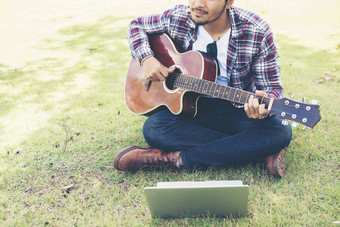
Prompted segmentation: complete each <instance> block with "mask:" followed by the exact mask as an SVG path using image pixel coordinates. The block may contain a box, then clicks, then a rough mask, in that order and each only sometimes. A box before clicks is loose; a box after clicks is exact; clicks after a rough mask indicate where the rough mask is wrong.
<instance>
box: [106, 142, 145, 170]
mask: <svg viewBox="0 0 340 227" xmlns="http://www.w3.org/2000/svg"><path fill="white" fill-rule="evenodd" d="M134 149H143V148H142V147H139V146H129V147H126V148H124V149H123V150H121V151H119V152H118V153H117V154H116V157H115V158H114V161H113V167H114V168H115V169H117V170H119V171H123V170H121V169H119V168H118V163H119V160H120V159H121V157H122V156H123V155H125V154H126V153H128V152H130V151H132V150H134Z"/></svg>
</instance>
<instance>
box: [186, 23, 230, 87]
mask: <svg viewBox="0 0 340 227" xmlns="http://www.w3.org/2000/svg"><path fill="white" fill-rule="evenodd" d="M230 31H231V30H230V29H229V30H228V31H227V32H226V33H225V34H224V35H223V36H222V37H221V38H220V39H219V40H218V41H216V45H217V60H218V64H219V67H220V75H218V76H217V80H216V82H217V83H219V84H224V85H228V80H227V57H228V45H229V37H230ZM213 42H214V39H213V38H212V37H211V36H210V34H209V33H208V32H207V31H206V30H205V29H204V28H203V26H198V31H197V40H196V41H195V42H194V43H193V46H192V49H193V50H198V51H203V52H207V45H208V44H210V43H213Z"/></svg>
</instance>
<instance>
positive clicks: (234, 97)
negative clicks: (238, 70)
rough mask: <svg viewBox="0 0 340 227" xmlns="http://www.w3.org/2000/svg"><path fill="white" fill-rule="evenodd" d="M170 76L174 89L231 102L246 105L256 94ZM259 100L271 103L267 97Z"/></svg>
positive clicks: (209, 82) (204, 81)
mask: <svg viewBox="0 0 340 227" xmlns="http://www.w3.org/2000/svg"><path fill="white" fill-rule="evenodd" d="M170 76H171V77H173V78H174V79H172V78H170V79H171V80H173V86H174V87H180V88H183V89H186V90H190V91H193V92H196V93H199V94H204V95H208V96H212V97H216V98H220V99H224V100H227V101H231V102H236V103H240V104H245V103H247V102H248V100H249V98H250V96H251V95H254V96H255V94H254V93H251V92H248V91H243V90H241V89H237V88H233V87H229V86H225V85H221V84H218V83H215V82H211V81H207V80H202V79H198V78H195V77H191V76H185V75H176V74H172V75H170ZM255 97H256V96H255ZM257 98H258V99H259V102H260V103H264V104H266V106H268V105H269V102H270V99H269V98H266V97H257Z"/></svg>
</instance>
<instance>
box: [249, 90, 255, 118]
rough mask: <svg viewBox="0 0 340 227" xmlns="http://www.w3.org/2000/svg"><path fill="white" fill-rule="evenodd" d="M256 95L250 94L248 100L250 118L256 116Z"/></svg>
mask: <svg viewBox="0 0 340 227" xmlns="http://www.w3.org/2000/svg"><path fill="white" fill-rule="evenodd" d="M253 100H254V96H253V95H252V96H250V97H249V100H248V106H249V115H250V118H254V114H255V110H254V101H253Z"/></svg>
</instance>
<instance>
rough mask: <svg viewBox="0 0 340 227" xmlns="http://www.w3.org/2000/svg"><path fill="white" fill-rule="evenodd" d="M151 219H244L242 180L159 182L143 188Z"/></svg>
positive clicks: (246, 190)
mask: <svg viewBox="0 0 340 227" xmlns="http://www.w3.org/2000/svg"><path fill="white" fill-rule="evenodd" d="M144 192H145V195H146V199H147V202H148V206H149V209H150V212H151V216H152V217H174V218H180V217H192V216H203V217H226V216H229V217H244V216H246V215H247V208H248V194H249V186H248V185H243V183H242V181H238V180H236V181H184V182H183V181H182V182H159V183H158V184H157V186H156V187H145V188H144Z"/></svg>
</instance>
